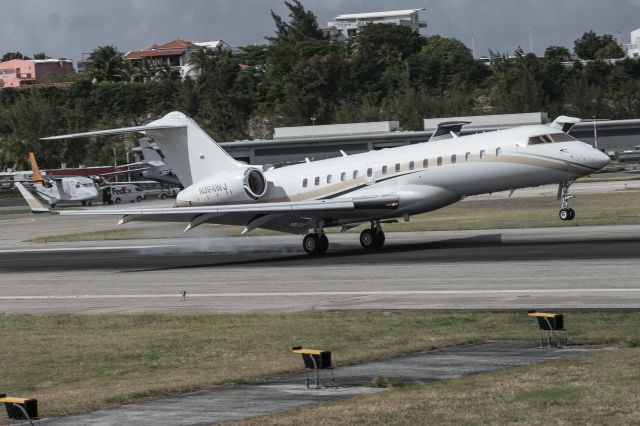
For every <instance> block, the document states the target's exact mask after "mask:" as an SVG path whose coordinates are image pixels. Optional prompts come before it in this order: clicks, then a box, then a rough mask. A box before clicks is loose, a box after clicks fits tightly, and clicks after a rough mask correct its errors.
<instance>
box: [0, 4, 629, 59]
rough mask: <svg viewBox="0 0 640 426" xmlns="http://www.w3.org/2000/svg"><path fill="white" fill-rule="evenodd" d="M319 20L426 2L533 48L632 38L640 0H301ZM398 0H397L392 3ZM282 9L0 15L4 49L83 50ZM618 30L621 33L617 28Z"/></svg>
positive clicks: (451, 27)
mask: <svg viewBox="0 0 640 426" xmlns="http://www.w3.org/2000/svg"><path fill="white" fill-rule="evenodd" d="M303 4H304V5H305V7H306V8H307V9H309V10H312V11H313V12H314V13H315V14H316V16H317V18H318V22H319V23H320V25H321V26H323V25H326V23H327V22H328V21H329V20H330V19H331V18H332V17H334V16H335V15H338V14H342V13H353V12H367V11H381V10H389V9H390V8H393V9H412V8H421V7H424V8H425V9H426V10H425V11H424V12H421V19H423V20H426V21H427V22H428V24H429V26H428V28H427V29H426V30H424V31H423V34H426V35H430V34H441V35H444V36H447V37H456V38H458V39H460V40H461V41H463V42H464V43H465V44H467V45H470V41H471V37H470V34H471V33H473V34H474V39H475V44H476V51H477V52H478V53H479V54H486V53H487V51H488V50H489V49H491V50H493V51H500V52H505V53H508V52H513V50H515V49H516V47H517V46H522V48H523V49H525V51H526V50H528V48H529V27H531V31H532V35H533V47H534V51H536V52H537V53H539V54H541V53H542V52H543V50H544V48H545V47H547V46H549V45H563V46H566V47H569V48H570V49H571V48H573V41H574V40H575V39H576V38H578V37H580V36H581V35H582V34H583V33H584V32H586V31H589V30H594V31H596V32H597V33H599V34H602V33H610V34H613V35H614V36H620V37H621V40H622V41H623V42H628V38H629V32H630V31H631V30H633V29H635V28H637V27H638V26H640V22H639V21H638V19H637V17H638V16H639V15H640V14H639V13H638V12H640V0H618V1H616V2H615V6H613V5H612V4H611V3H607V2H602V1H596V0H562V1H559V0H537V1H524V0H482V1H480V0H396V1H394V2H392V3H391V2H389V1H387V0H366V1H365V0H323V1H322V2H319V1H311V0H303ZM391 5H392V6H391ZM270 9H273V10H274V11H275V12H276V13H278V14H280V15H282V16H286V15H287V8H286V6H285V5H284V1H282V0H182V1H180V2H175V1H166V0H165V1H162V0H110V1H108V2H107V1H86V0H56V1H50V0H20V1H17V2H11V7H10V8H5V11H3V13H2V14H1V15H0V40H2V42H1V43H0V54H3V53H5V52H8V51H16V50H19V51H21V52H23V53H26V54H29V55H30V54H33V53H35V52H41V51H44V52H46V53H47V54H49V55H50V56H54V57H67V58H73V59H78V58H79V57H80V55H81V54H82V53H83V52H90V51H91V50H93V49H94V48H96V47H97V46H99V45H107V44H111V45H115V46H117V47H118V48H119V49H120V50H122V51H128V50H132V49H141V48H144V47H146V46H148V45H149V44H151V43H163V42H167V41H170V40H173V39H175V38H177V37H180V38H183V39H187V40H199V41H205V40H215V39H223V40H225V41H227V42H228V43H230V44H231V45H235V46H243V45H247V44H252V43H264V42H265V41H264V37H265V36H270V35H272V34H273V32H274V25H273V20H272V19H271V15H270V13H269V11H270ZM617 31H620V34H618V33H617Z"/></svg>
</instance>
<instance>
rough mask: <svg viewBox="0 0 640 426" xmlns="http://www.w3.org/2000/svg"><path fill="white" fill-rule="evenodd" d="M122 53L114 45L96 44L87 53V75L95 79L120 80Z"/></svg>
mask: <svg viewBox="0 0 640 426" xmlns="http://www.w3.org/2000/svg"><path fill="white" fill-rule="evenodd" d="M122 61H123V58H122V53H120V52H118V51H117V50H116V48H115V47H114V46H98V47H97V48H96V49H94V50H93V52H91V54H90V55H89V67H88V72H89V75H90V76H91V77H92V78H94V79H95V80H96V81H98V82H100V81H120V80H121V77H120V70H121V69H122Z"/></svg>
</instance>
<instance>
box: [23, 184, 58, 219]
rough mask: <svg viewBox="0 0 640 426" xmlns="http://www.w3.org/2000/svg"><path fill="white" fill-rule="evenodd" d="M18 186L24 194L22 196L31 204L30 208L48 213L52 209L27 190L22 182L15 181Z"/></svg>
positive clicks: (34, 211) (35, 211) (36, 211)
mask: <svg viewBox="0 0 640 426" xmlns="http://www.w3.org/2000/svg"><path fill="white" fill-rule="evenodd" d="M15 186H16V188H18V191H20V194H22V197H23V198H24V200H25V201H26V202H27V204H28V205H29V208H30V209H31V211H32V212H33V213H48V212H49V211H50V210H49V209H48V208H46V207H45V206H44V205H42V203H41V202H40V201H38V199H37V198H36V197H34V196H33V194H32V193H31V192H29V191H28V190H27V188H25V187H24V186H23V185H22V184H21V183H20V182H16V183H15Z"/></svg>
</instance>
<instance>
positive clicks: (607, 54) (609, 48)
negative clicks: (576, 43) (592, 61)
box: [596, 42, 624, 59]
mask: <svg viewBox="0 0 640 426" xmlns="http://www.w3.org/2000/svg"><path fill="white" fill-rule="evenodd" d="M617 58H624V50H623V49H622V47H620V45H619V44H618V43H616V42H612V43H609V44H607V45H606V46H604V47H603V48H601V49H598V51H597V52H596V59H617Z"/></svg>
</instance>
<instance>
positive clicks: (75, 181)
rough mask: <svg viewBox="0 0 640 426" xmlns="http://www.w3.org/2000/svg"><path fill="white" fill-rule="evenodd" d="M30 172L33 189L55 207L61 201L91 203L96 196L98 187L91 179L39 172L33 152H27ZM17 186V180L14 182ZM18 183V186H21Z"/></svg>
mask: <svg viewBox="0 0 640 426" xmlns="http://www.w3.org/2000/svg"><path fill="white" fill-rule="evenodd" d="M29 162H30V163H31V173H32V177H33V180H32V181H30V182H33V184H34V189H35V191H36V194H38V195H39V196H40V197H42V199H44V200H45V201H46V202H47V203H48V204H49V206H51V207H55V206H56V204H58V203H59V202H61V201H64V202H78V201H79V202H80V203H82V205H83V206H84V205H87V204H89V205H90V204H91V202H92V201H93V199H94V198H96V197H97V196H98V189H97V188H96V185H95V182H94V181H93V180H92V179H89V178H87V177H83V176H46V177H43V176H42V174H41V173H40V168H39V167H38V163H37V161H36V157H35V155H34V154H33V152H30V153H29ZM16 186H18V182H16ZM21 186H22V184H20V186H18V188H19V187H21Z"/></svg>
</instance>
